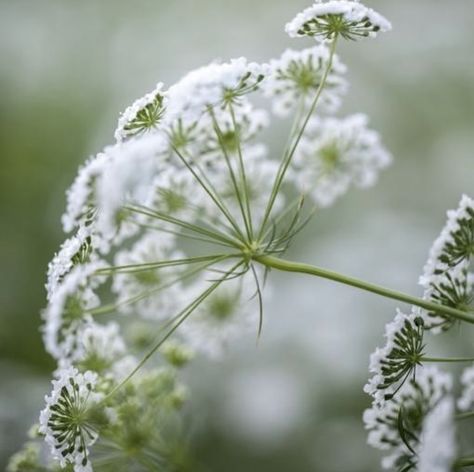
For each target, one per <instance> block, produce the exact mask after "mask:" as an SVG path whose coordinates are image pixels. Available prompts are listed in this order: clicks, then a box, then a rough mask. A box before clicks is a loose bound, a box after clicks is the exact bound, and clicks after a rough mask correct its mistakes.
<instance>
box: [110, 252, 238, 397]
mask: <svg viewBox="0 0 474 472" xmlns="http://www.w3.org/2000/svg"><path fill="white" fill-rule="evenodd" d="M241 265H242V261H239V262H238V263H237V264H235V265H234V266H233V267H232V268H231V269H230V270H229V271H228V272H227V273H226V274H225V275H224V277H222V278H220V279H219V280H216V281H215V282H214V283H213V284H211V286H210V287H208V288H207V289H206V290H204V292H202V293H201V294H200V295H199V296H198V297H196V298H195V299H194V300H193V301H192V302H191V303H190V304H189V305H187V306H186V307H185V308H184V309H183V310H181V311H180V312H179V313H178V315H176V318H177V319H178V321H177V322H176V323H175V324H174V326H172V327H171V328H170V329H169V331H168V332H167V333H166V334H165V335H164V336H163V337H162V338H161V339H160V340H159V341H158V342H157V343H156V344H155V345H154V346H153V347H152V348H151V349H150V350H149V351H148V353H147V354H146V355H145V356H144V357H143V359H142V360H141V361H140V362H139V363H138V365H137V366H136V367H135V368H134V369H133V370H132V372H130V374H128V375H127V377H125V379H123V380H122V381H121V382H120V383H119V384H118V385H116V386H115V387H114V388H113V389H112V390H111V391H110V392H109V393H108V394H107V395H106V396H105V397H104V399H103V400H102V402H104V401H106V400H107V399H108V398H110V397H111V396H112V395H114V394H115V392H117V391H118V390H119V389H120V388H121V387H123V386H124V385H125V384H126V383H127V382H128V381H129V380H130V379H131V378H132V377H133V376H134V375H135V374H136V373H137V372H138V371H139V370H140V369H141V368H142V367H143V366H144V365H145V363H146V362H147V361H148V360H149V359H150V357H151V356H153V354H155V353H156V351H157V350H158V349H159V348H160V347H161V346H162V345H163V343H164V342H165V341H166V340H167V339H168V338H169V337H170V336H171V335H172V334H173V333H174V332H175V331H176V330H177V329H178V328H179V327H180V326H181V324H182V323H183V322H184V321H185V320H186V319H187V318H188V317H189V316H190V315H191V313H193V311H194V310H195V309H196V308H197V307H198V306H199V305H200V304H201V303H202V302H203V301H204V300H205V299H206V298H207V297H208V296H209V295H211V293H212V292H214V290H216V289H217V287H219V285H220V284H221V283H223V282H224V281H225V280H226V279H227V278H228V277H229V276H230V275H232V273H233V272H234V271H235V270H237V269H238V268H239V267H240V266H241Z"/></svg>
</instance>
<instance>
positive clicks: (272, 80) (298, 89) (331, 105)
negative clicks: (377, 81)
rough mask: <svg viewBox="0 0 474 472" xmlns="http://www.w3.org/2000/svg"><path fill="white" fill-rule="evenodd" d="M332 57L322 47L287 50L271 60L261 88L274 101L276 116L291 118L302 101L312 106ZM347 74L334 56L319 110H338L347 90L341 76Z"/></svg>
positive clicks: (320, 98) (319, 103)
mask: <svg viewBox="0 0 474 472" xmlns="http://www.w3.org/2000/svg"><path fill="white" fill-rule="evenodd" d="M329 56H330V53H329V49H328V48H327V47H326V46H325V45H322V44H321V45H318V46H314V47H312V48H308V49H303V50H302V51H295V50H293V49H287V50H286V51H285V52H284V53H283V54H282V56H281V57H280V58H279V59H273V60H272V61H270V65H269V73H268V77H267V79H266V80H264V82H263V84H262V89H263V91H264V93H265V95H266V96H268V97H271V98H272V100H273V112H274V113H275V114H276V115H279V116H286V115H288V114H289V113H290V112H291V111H292V110H294V109H295V108H297V107H298V105H299V104H300V103H301V102H302V101H303V103H304V105H305V106H306V107H309V106H310V105H311V103H312V102H313V100H314V97H315V95H316V92H317V90H318V88H319V87H320V85H321V81H322V79H323V75H324V73H325V71H326V69H327V67H328V61H329ZM345 72H346V66H345V65H344V64H342V63H341V61H340V60H339V57H338V56H336V55H335V56H334V57H333V59H332V65H331V69H330V71H329V74H328V76H327V78H326V82H325V85H324V88H323V91H322V93H321V95H320V97H319V101H318V111H321V110H322V111H327V112H334V111H336V110H337V109H338V108H339V106H340V104H341V96H342V95H343V94H344V93H345V92H346V90H347V87H348V85H347V81H346V80H345V79H344V78H343V77H342V75H343V74H345Z"/></svg>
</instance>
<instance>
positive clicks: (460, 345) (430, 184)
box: [0, 0, 474, 472]
mask: <svg viewBox="0 0 474 472" xmlns="http://www.w3.org/2000/svg"><path fill="white" fill-rule="evenodd" d="M308 4H309V1H307V0H293V1H292V2H288V1H282V0H258V1H254V0H253V1H250V0H240V1H239V2H230V1H222V0H194V1H193V0H174V1H171V0H134V1H133V2H130V1H125V0H99V1H98V0H81V1H80V2H79V1H74V0H0V93H1V95H0V159H1V166H0V216H1V219H0V221H1V231H0V260H1V261H2V263H1V265H0V271H1V272H0V273H1V284H0V299H1V308H0V310H1V313H0V469H1V470H3V469H4V465H5V461H6V460H7V457H8V456H9V454H11V452H13V451H14V450H15V449H17V448H19V447H20V446H21V444H22V442H23V441H24V439H25V432H26V430H27V428H28V426H29V425H30V424H31V423H32V422H33V421H35V420H36V418H37V414H38V411H39V409H40V408H41V405H42V398H43V395H44V394H45V393H46V392H47V390H48V388H49V387H48V385H49V380H50V372H51V370H52V369H53V367H54V366H53V364H52V362H51V360H50V359H49V358H48V357H47V356H46V355H45V354H44V352H43V348H42V344H41V337H40V334H39V331H38V329H39V325H40V318H39V313H40V310H41V308H42V307H43V306H44V304H45V293H44V289H43V285H44V279H45V270H46V266H47V263H48V261H49V260H50V259H51V257H52V255H53V253H54V251H55V250H56V249H57V247H58V245H59V244H60V242H61V241H62V240H63V239H64V236H63V235H62V232H61V227H60V215H61V213H62V211H63V209H64V206H65V196H64V192H65V189H66V188H67V187H68V186H69V184H70V183H71V182H72V179H73V178H74V175H75V173H76V170H77V167H78V165H79V164H80V163H81V162H83V161H84V159H85V158H86V157H87V156H88V155H90V154H93V153H95V152H97V151H99V150H100V149H101V148H102V147H103V146H104V145H106V144H108V143H110V142H111V141H112V138H113V131H114V128H115V124H116V120H117V117H118V114H119V112H120V111H122V110H123V109H124V108H125V107H126V106H127V105H128V104H129V103H130V102H131V101H133V100H134V99H135V98H137V97H139V96H141V95H143V94H144V93H145V92H147V91H149V90H151V89H152V88H153V87H154V85H155V83H156V82H157V81H164V82H165V83H166V84H168V85H171V84H172V83H173V82H174V81H176V80H177V79H178V78H179V77H180V76H181V75H183V74H184V73H185V72H186V71H188V70H189V69H191V68H194V67H197V66H199V65H202V64H204V63H207V62H209V61H211V60H213V59H215V58H222V59H227V58H230V57H237V56H241V55H244V56H246V57H248V58H249V59H253V60H256V61H266V60H268V59H269V58H271V57H276V56H278V55H279V54H280V53H281V52H282V51H283V49H284V48H286V47H294V48H302V47H305V46H308V45H310V44H311V42H310V41H305V40H301V41H298V40H290V39H289V38H288V37H287V36H286V35H285V33H284V32H283V25H284V24H285V23H286V21H288V20H289V19H291V18H292V17H293V16H294V14H295V13H296V12H298V11H299V10H301V9H302V8H304V7H305V6H307V5H308ZM370 6H372V7H374V8H376V9H378V10H379V11H380V12H381V13H383V14H385V15H386V16H387V17H388V18H389V19H390V20H391V21H392V22H393V24H394V31H393V32H391V33H390V34H386V35H383V36H380V37H379V38H378V39H377V40H376V41H364V42H360V43H351V44H344V45H342V47H341V48H340V50H339V53H340V55H341V56H342V59H343V61H344V62H346V64H347V65H348V66H349V79H350V82H351V91H350V93H349V96H348V98H347V100H346V102H345V106H344V110H343V113H344V112H347V113H352V112H359V111H362V112H366V113H368V114H369V116H370V117H371V125H372V126H373V127H374V128H376V129H377V130H379V131H380V132H381V133H382V135H383V138H384V141H385V143H386V145H387V146H388V147H389V149H390V150H391V151H392V153H393V154H394V156H395V161H394V165H393V166H392V167H391V168H390V169H389V170H388V171H386V172H385V173H384V174H383V175H382V177H381V179H380V182H379V184H378V185H377V186H376V187H375V188H373V189H370V190H368V191H364V192H362V191H357V190H355V191H352V192H351V193H350V194H349V195H348V196H347V197H346V198H345V199H342V200H341V201H339V202H338V203H337V204H336V205H335V206H334V207H333V208H331V209H330V210H329V211H326V212H323V213H321V214H320V215H318V216H317V218H315V219H314V221H313V222H312V223H311V225H310V226H309V227H308V229H307V230H306V232H305V233H304V235H302V236H301V237H300V238H299V239H298V240H297V241H296V242H295V244H294V245H293V247H292V249H291V251H290V253H289V254H288V257H292V258H295V259H299V260H306V261H308V262H313V263H316V264H318V265H322V266H327V267H330V268H333V269H335V270H339V271H342V272H345V273H348V274H352V275H356V276H360V277H362V278H366V279H368V280H371V281H375V282H378V283H380V284H384V285H388V286H391V287H393V288H398V289H401V290H405V291H408V292H410V293H414V294H419V293H420V290H419V288H418V287H417V285H416V283H417V277H418V275H419V273H420V271H421V268H422V266H423V264H424V261H425V259H426V256H427V252H428V249H429V246H430V245H431V242H432V240H433V239H434V238H435V236H436V235H437V233H438V232H439V230H440V228H441V226H442V225H443V222H444V218H445V211H446V210H447V209H449V208H452V207H454V206H456V204H457V201H458V200H459V197H460V195H461V193H463V192H470V193H471V194H472V193H473V192H472V191H473V189H474V185H473V176H474V154H473V150H472V149H473V142H474V134H473V131H474V56H473V53H472V51H473V47H474V29H473V28H472V18H473V17H474V3H473V2H472V0H457V1H456V2H445V1H441V0H417V1H416V2H408V1H406V0H405V1H393V0H372V1H371V2H370ZM278 134H279V133H275V136H276V135H278ZM279 142H280V141H276V140H275V144H274V146H275V147H276V145H277V144H278V143H279ZM274 280H275V283H276V284H277V287H276V289H275V290H274V292H273V295H272V297H271V300H270V301H269V303H268V304H267V308H266V314H265V316H266V318H265V329H264V334H263V338H262V339H261V341H260V343H259V345H258V346H255V340H254V339H253V338H252V339H250V340H242V341H241V342H239V343H238V345H237V346H235V349H233V350H232V352H230V353H229V355H228V356H227V357H226V359H224V360H222V361H220V362H210V361H206V360H204V359H200V360H198V361H197V363H196V364H195V366H194V367H193V369H194V370H193V371H189V372H187V373H186V377H187V379H188V381H189V383H190V387H191V389H192V391H193V392H194V393H193V397H192V412H193V429H194V430H195V435H194V447H195V449H196V453H197V456H198V458H199V460H200V461H201V462H202V463H204V464H206V465H207V466H208V469H209V470H210V471H221V470H225V471H226V472H234V471H236V472H237V471H239V472H241V471H246V472H253V471H266V470H268V471H270V470H271V471H272V472H280V471H281V472H283V471H285V472H287V471H289V470H291V471H294V472H307V471H308V472H309V471H324V472H332V471H334V472H336V471H338V472H341V471H349V470H350V471H352V472H357V471H360V472H368V471H372V470H373V471H376V470H379V466H378V459H379V456H378V454H377V453H375V452H374V451H372V450H370V449H369V448H368V447H367V446H366V445H365V441H366V438H365V432H364V430H363V425H362V422H361V414H362V411H363V409H364V408H366V407H367V406H368V405H369V400H368V398H367V397H366V396H365V395H364V394H363V393H362V391H361V390H362V386H363V384H364V383H365V380H366V378H367V364H368V356H369V354H370V352H371V351H373V349H374V348H375V346H377V345H379V344H380V343H382V333H383V327H384V324H385V323H386V322H387V321H388V320H389V319H391V318H392V317H393V316H394V313H395V308H396V304H394V303H393V302H391V301H388V300H383V299H379V298H376V297H375V296H371V295H367V294H363V293H359V292H356V291H354V290H352V289H349V288H345V287H339V286H334V285H333V284H331V283H328V282H325V281H319V280H316V279H308V278H304V277H300V276H287V275H285V276H281V275H280V274H274ZM445 339H446V338H443V340H441V341H443V343H442V345H440V346H439V349H438V353H439V352H440V350H446V352H452V351H453V350H454V352H455V353H456V354H463V352H462V351H466V352H469V348H471V349H472V343H471V342H470V341H469V339H468V337H467V336H465V340H464V341H463V342H460V341H459V339H458V340H457V343H456V348H454V347H452V346H450V345H449V343H446V342H444V341H445ZM441 341H440V340H438V341H437V342H438V344H441ZM471 354H472V352H471Z"/></svg>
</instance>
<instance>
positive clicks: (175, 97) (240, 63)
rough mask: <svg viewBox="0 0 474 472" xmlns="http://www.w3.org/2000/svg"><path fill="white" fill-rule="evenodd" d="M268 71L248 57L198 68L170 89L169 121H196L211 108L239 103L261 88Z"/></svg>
mask: <svg viewBox="0 0 474 472" xmlns="http://www.w3.org/2000/svg"><path fill="white" fill-rule="evenodd" d="M265 72H266V69H265V66H262V65H259V64H257V63H255V62H248V61H247V59H245V58H244V57H240V58H238V59H232V60H231V61H230V62H227V63H223V64H218V63H211V64H209V65H207V66H204V67H200V68H199V69H195V70H193V71H191V72H189V73H188V74H187V75H185V76H184V77H183V78H182V79H181V80H180V81H179V82H178V83H177V84H175V85H173V86H172V87H170V89H169V90H168V98H169V105H168V113H167V115H168V116H167V120H168V121H169V122H170V123H172V122H173V121H174V120H176V119H182V120H183V122H184V123H185V124H186V123H190V122H195V121H198V120H199V118H200V117H201V116H202V114H203V113H204V112H205V111H206V110H207V109H208V107H216V106H221V105H224V106H225V105H227V104H229V103H235V104H238V103H239V101H240V100H241V98H242V97H243V96H245V95H246V94H248V93H250V92H252V91H254V90H255V89H256V88H257V87H258V85H259V84H260V82H261V81H262V80H263V78H264V76H265Z"/></svg>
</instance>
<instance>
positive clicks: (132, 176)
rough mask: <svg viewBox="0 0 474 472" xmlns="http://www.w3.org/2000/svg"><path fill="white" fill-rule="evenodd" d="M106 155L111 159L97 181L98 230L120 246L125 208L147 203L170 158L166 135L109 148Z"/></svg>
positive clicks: (145, 137)
mask: <svg viewBox="0 0 474 472" xmlns="http://www.w3.org/2000/svg"><path fill="white" fill-rule="evenodd" d="M105 152H106V153H107V154H108V155H110V157H111V159H110V163H109V165H107V167H106V168H104V170H103V172H102V173H101V174H100V176H99V177H98V179H97V190H96V196H97V218H96V229H97V231H98V232H99V233H100V234H101V235H102V236H104V237H105V238H106V239H110V238H112V237H114V236H115V240H116V241H115V242H116V243H117V242H120V239H119V238H117V237H116V236H117V231H118V230H119V229H120V226H121V210H122V208H123V206H124V205H125V204H126V203H134V204H143V203H144V202H145V201H146V198H147V197H148V195H149V192H150V186H151V184H152V182H153V176H154V175H156V173H157V172H158V171H159V170H160V165H161V168H163V161H164V160H165V159H166V158H167V152H168V142H167V139H166V138H165V136H164V135H162V134H154V135H150V136H144V137H142V138H141V139H139V140H130V141H127V142H125V143H123V144H117V145H115V146H110V147H109V148H107V149H106V151H105ZM117 239H119V241H117Z"/></svg>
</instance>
